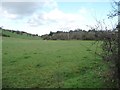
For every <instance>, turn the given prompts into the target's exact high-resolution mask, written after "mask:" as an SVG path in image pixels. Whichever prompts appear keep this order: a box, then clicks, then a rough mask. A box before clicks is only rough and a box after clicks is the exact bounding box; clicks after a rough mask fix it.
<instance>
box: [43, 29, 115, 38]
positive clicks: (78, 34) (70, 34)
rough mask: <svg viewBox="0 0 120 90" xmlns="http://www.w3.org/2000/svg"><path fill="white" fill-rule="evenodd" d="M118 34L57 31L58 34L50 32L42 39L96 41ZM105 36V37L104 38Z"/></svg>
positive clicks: (93, 31)
mask: <svg viewBox="0 0 120 90" xmlns="http://www.w3.org/2000/svg"><path fill="white" fill-rule="evenodd" d="M115 34H117V31H111V30H108V31H106V30H95V29H92V30H88V31H85V30H82V29H76V30H70V31H69V32H64V31H57V32H52V31H51V32H50V33H49V34H45V35H42V36H41V37H42V38H43V39H44V40H96V39H99V40H100V39H101V40H102V39H104V38H111V36H114V35H115ZM103 36H105V37H103Z"/></svg>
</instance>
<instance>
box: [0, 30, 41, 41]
mask: <svg viewBox="0 0 120 90" xmlns="http://www.w3.org/2000/svg"><path fill="white" fill-rule="evenodd" d="M0 32H1V33H0V36H3V37H12V38H22V39H41V37H40V36H38V35H37V34H30V33H27V32H24V31H14V30H7V29H0Z"/></svg>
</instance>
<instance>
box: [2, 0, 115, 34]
mask: <svg viewBox="0 0 120 90" xmlns="http://www.w3.org/2000/svg"><path fill="white" fill-rule="evenodd" d="M16 1H17V0H2V3H1V5H0V6H1V7H0V12H1V14H0V26H3V28H6V29H13V30H20V31H26V32H29V33H34V34H39V35H43V34H48V33H49V32H50V31H53V32H55V31H68V30H74V29H77V28H80V29H85V30H88V29H89V27H87V26H86V25H90V26H93V25H95V24H96V19H97V20H101V21H102V20H103V19H104V20H105V22H106V23H107V25H109V27H110V28H111V27H113V26H114V22H115V21H116V20H117V19H116V18H115V19H110V20H108V18H107V14H109V12H110V11H111V10H112V7H111V2H110V0H104V1H102V0H23V1H22V0H20V1H17V2H16Z"/></svg>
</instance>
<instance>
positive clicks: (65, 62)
mask: <svg viewBox="0 0 120 90" xmlns="http://www.w3.org/2000/svg"><path fill="white" fill-rule="evenodd" d="M2 49H3V50H2V87H3V88H13V87H14V88H59V87H60V88H106V87H107V88H108V87H114V84H113V83H106V81H107V80H108V79H109V72H110V70H109V66H108V64H107V63H105V62H104V60H102V58H101V57H100V56H98V55H96V54H95V51H96V50H97V53H101V48H100V43H98V44H97V43H95V41H82V40H68V41H62V40H56V41H52V40H29V39H20V38H11V37H3V39H2Z"/></svg>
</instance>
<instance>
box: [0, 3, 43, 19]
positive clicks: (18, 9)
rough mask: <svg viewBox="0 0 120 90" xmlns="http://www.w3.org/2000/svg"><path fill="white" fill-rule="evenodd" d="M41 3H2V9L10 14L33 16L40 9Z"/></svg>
mask: <svg viewBox="0 0 120 90" xmlns="http://www.w3.org/2000/svg"><path fill="white" fill-rule="evenodd" d="M42 6H43V2H3V3H2V9H3V10H5V11H7V12H8V13H10V14H16V15H18V16H22V17H24V16H26V15H31V14H33V13H34V12H35V11H36V10H37V9H42Z"/></svg>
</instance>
